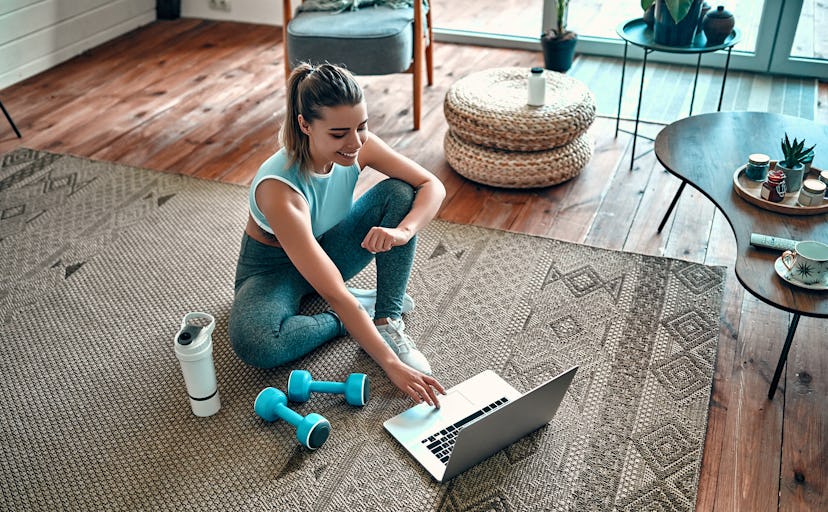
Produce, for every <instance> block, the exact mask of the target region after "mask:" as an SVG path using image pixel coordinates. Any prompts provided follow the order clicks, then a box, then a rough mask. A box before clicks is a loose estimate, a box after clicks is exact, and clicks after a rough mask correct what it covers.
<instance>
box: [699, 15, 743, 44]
mask: <svg viewBox="0 0 828 512" xmlns="http://www.w3.org/2000/svg"><path fill="white" fill-rule="evenodd" d="M734 26H736V19H735V18H734V17H733V14H731V13H730V11H727V10H725V8H724V6H723V5H720V6H718V7H717V8H716V10H712V11H710V12H708V13H707V15H706V16H705V17H704V20H702V30H703V31H704V35H705V36H707V45H708V46H716V45H719V44H722V43H724V40H725V39H727V36H729V35H730V33H731V32H733V27H734Z"/></svg>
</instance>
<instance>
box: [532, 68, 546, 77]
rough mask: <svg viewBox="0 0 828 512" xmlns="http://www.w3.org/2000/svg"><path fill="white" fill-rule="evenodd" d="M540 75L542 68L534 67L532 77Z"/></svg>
mask: <svg viewBox="0 0 828 512" xmlns="http://www.w3.org/2000/svg"><path fill="white" fill-rule="evenodd" d="M541 73H543V68H540V67H534V68H532V74H533V75H539V74H541Z"/></svg>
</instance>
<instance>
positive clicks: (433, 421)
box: [386, 390, 473, 443]
mask: <svg viewBox="0 0 828 512" xmlns="http://www.w3.org/2000/svg"><path fill="white" fill-rule="evenodd" d="M438 398H439V400H440V408H439V409H437V408H436V407H432V406H430V405H428V404H425V403H422V404H418V405H415V406H414V407H412V408H411V409H408V410H407V411H405V412H403V413H402V414H400V415H398V416H395V417H394V418H392V419H391V420H389V421H387V422H386V427H387V428H390V429H391V430H392V431H393V433H394V435H396V436H397V438H398V439H399V440H400V441H401V442H403V443H405V442H406V441H407V440H408V439H416V440H417V441H419V440H420V439H421V438H422V436H423V435H428V434H432V433H433V432H434V431H435V430H439V429H440V428H443V427H444V426H446V425H449V424H451V423H453V422H454V421H456V420H458V419H460V418H462V417H463V416H464V415H466V414H468V412H469V410H470V409H471V408H472V407H473V405H472V402H471V401H470V400H469V399H468V398H466V396H465V395H464V394H463V393H461V392H459V391H456V390H455V391H449V392H448V394H446V395H438Z"/></svg>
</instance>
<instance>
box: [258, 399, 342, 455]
mask: <svg viewBox="0 0 828 512" xmlns="http://www.w3.org/2000/svg"><path fill="white" fill-rule="evenodd" d="M286 404H287V397H286V396H285V394H284V393H282V392H281V391H279V390H278V389H275V388H265V389H263V390H262V391H261V392H260V393H259V395H258V396H257V397H256V401H255V402H254V403H253V410H255V411H256V414H258V415H259V416H260V417H261V418H262V419H263V420H265V421H276V420H277V419H279V418H281V419H283V420H285V421H287V422H288V423H290V424H291V425H293V426H294V427H296V439H298V440H299V443H301V444H302V446H304V447H305V448H309V449H311V450H315V449H317V448H319V447H320V446H322V445H323V444H325V441H326V440H327V439H328V435H329V434H330V433H331V424H330V423H329V422H328V420H326V419H325V418H324V417H323V416H321V415H319V414H316V413H310V414H308V415H307V416H302V415H301V414H299V413H298V412H296V411H294V410H293V409H291V408H290V407H288V406H287V405H286Z"/></svg>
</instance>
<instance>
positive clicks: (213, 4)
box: [207, 0, 230, 11]
mask: <svg viewBox="0 0 828 512" xmlns="http://www.w3.org/2000/svg"><path fill="white" fill-rule="evenodd" d="M207 1H208V2H209V5H210V9H215V10H217V11H230V0H207Z"/></svg>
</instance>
